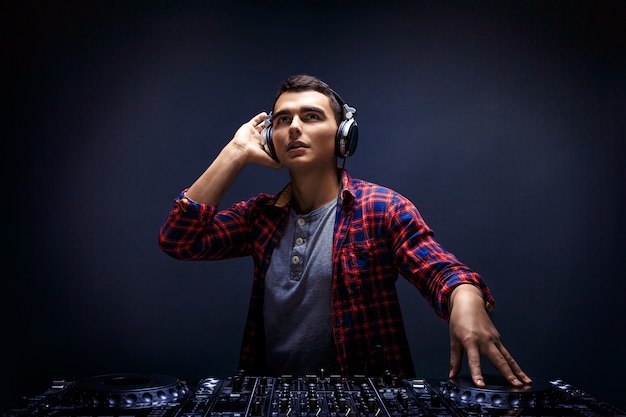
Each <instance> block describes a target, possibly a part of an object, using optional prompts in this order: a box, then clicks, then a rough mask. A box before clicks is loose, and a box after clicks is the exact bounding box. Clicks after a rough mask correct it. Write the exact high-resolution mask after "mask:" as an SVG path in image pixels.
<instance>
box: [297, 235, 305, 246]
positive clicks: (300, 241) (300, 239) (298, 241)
mask: <svg viewBox="0 0 626 417" xmlns="http://www.w3.org/2000/svg"><path fill="white" fill-rule="evenodd" d="M303 243H304V239H302V238H301V237H299V238H297V239H296V246H300V245H302V244H303Z"/></svg>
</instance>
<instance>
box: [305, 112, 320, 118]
mask: <svg viewBox="0 0 626 417" xmlns="http://www.w3.org/2000/svg"><path fill="white" fill-rule="evenodd" d="M306 118H307V119H309V120H319V119H320V116H319V114H317V113H309V114H307V115H306Z"/></svg>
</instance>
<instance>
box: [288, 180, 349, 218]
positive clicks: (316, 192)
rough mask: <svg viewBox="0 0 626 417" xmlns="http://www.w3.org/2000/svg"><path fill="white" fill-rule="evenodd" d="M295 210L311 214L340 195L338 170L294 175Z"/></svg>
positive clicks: (292, 182)
mask: <svg viewBox="0 0 626 417" xmlns="http://www.w3.org/2000/svg"><path fill="white" fill-rule="evenodd" d="M291 187H292V190H293V200H294V210H295V211H296V212H298V213H302V214H304V213H309V212H311V211H313V210H315V209H318V208H320V207H322V206H324V205H325V204H326V203H328V202H329V201H331V200H332V199H333V198H337V196H338V195H339V178H338V177H337V170H336V169H335V170H333V171H328V170H327V171H323V172H319V171H316V172H311V173H309V174H306V175H298V176H295V175H292V176H291Z"/></svg>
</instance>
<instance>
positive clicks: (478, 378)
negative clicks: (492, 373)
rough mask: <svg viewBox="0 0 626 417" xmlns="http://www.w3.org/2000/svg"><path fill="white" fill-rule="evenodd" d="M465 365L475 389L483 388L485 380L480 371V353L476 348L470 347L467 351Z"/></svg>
mask: <svg viewBox="0 0 626 417" xmlns="http://www.w3.org/2000/svg"><path fill="white" fill-rule="evenodd" d="M467 365H468V367H469V370H470V375H471V376H472V381H474V385H476V386H477V387H484V386H485V378H484V377H483V373H482V369H481V367H480V352H479V351H478V349H477V348H475V347H472V348H469V349H467Z"/></svg>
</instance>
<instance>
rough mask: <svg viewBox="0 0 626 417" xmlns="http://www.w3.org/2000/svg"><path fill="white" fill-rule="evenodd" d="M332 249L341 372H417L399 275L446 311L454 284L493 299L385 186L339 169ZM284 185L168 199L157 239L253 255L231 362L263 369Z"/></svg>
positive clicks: (207, 252) (179, 252)
mask: <svg viewBox="0 0 626 417" xmlns="http://www.w3.org/2000/svg"><path fill="white" fill-rule="evenodd" d="M342 181H343V191H342V194H341V203H340V204H339V205H338V210H337V216H336V220H335V231H334V245H333V252H332V266H333V284H332V301H331V303H332V305H331V314H332V317H331V320H332V328H333V338H334V343H333V346H334V349H333V351H332V352H329V354H330V355H331V358H332V362H333V363H335V365H336V368H335V369H332V370H329V371H331V372H337V373H340V374H342V375H346V376H350V375H355V374H364V373H365V374H373V373H372V372H370V371H372V370H373V369H376V370H381V369H386V370H388V371H389V372H391V374H393V375H396V376H398V377H411V376H414V374H415V370H414V366H413V360H412V358H411V352H410V348H409V344H408V340H407V337H406V333H405V329H404V323H403V319H402V311H401V309H400V303H399V300H398V295H397V291H396V286H395V284H396V280H397V278H398V275H399V274H400V275H402V276H404V277H405V278H406V279H407V280H408V281H409V282H410V283H411V284H413V285H414V286H415V287H417V289H418V290H419V291H420V293H421V294H422V295H423V296H424V298H425V299H426V300H427V301H428V303H429V304H430V306H431V307H432V308H433V309H434V311H435V312H436V313H437V314H438V315H439V316H441V317H442V318H443V319H446V320H447V319H448V318H449V310H448V298H449V296H450V293H451V292H452V290H453V288H454V287H455V286H456V285H458V284H461V283H471V284H473V285H476V286H477V287H478V288H480V289H481V290H482V292H483V295H484V297H485V305H486V308H487V309H489V310H490V309H491V308H492V307H493V305H494V300H493V297H492V296H491V293H490V290H489V288H488V287H487V286H486V285H485V283H484V282H483V280H482V278H481V277H480V276H479V275H478V274H477V273H475V272H473V271H472V270H470V269H469V268H468V267H467V266H465V265H464V264H462V263H460V262H459V261H458V260H457V259H456V257H455V256H454V255H453V254H451V253H449V252H447V251H446V250H444V249H443V248H442V247H441V246H440V245H439V244H438V243H437V242H436V241H435V240H434V238H433V232H432V231H431V229H430V228H429V227H428V226H427V224H426V223H425V222H424V220H423V219H422V217H421V215H420V214H419V212H418V210H417V209H416V208H415V206H414V205H413V204H412V203H411V202H410V201H409V200H408V199H406V198H405V197H403V196H402V195H400V194H398V193H396V192H394V191H393V190H390V189H388V188H385V187H382V186H380V185H376V184H373V183H369V182H366V181H363V180H359V179H356V178H352V177H350V175H349V174H348V173H347V172H345V171H344V172H343V178H342ZM290 200H291V188H290V185H288V186H287V187H286V188H285V189H283V190H282V191H281V192H280V193H279V194H277V195H274V196H272V195H267V194H259V195H257V196H256V197H253V198H251V199H249V200H248V201H243V202H240V203H237V204H234V205H233V206H232V207H230V208H228V209H225V210H221V211H218V208H217V207H216V206H210V205H206V204H199V203H195V202H192V201H190V200H188V199H187V198H186V197H185V193H184V192H183V193H181V195H180V196H179V197H178V198H177V199H176V200H175V203H174V207H173V209H172V210H171V212H170V214H169V217H168V219H167V220H166V222H165V224H164V225H163V226H162V228H161V230H160V235H159V244H160V247H161V249H162V250H163V251H165V252H166V253H167V254H169V255H171V256H173V257H175V258H177V259H184V260H217V259H227V258H234V257H241V256H252V258H253V260H254V277H253V285H252V294H251V297H250V305H249V310H248V316H247V320H246V324H245V328H244V336H243V341H242V347H241V352H240V363H239V369H240V370H243V371H244V372H246V373H248V374H253V375H254V374H255V375H266V374H267V369H266V368H265V366H264V362H265V360H264V358H265V351H264V349H265V341H264V330H263V329H264V327H263V293H264V280H265V274H266V272H267V269H268V267H269V264H270V261H271V259H272V253H273V250H274V248H275V247H276V245H277V244H278V242H279V241H280V238H281V236H282V234H283V232H284V230H285V224H286V221H287V218H288V214H289V203H290Z"/></svg>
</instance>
